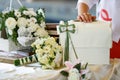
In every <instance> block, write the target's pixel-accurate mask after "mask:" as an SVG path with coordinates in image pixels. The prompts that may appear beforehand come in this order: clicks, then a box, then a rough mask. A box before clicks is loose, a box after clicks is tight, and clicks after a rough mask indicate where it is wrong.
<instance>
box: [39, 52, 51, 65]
mask: <svg viewBox="0 0 120 80" xmlns="http://www.w3.org/2000/svg"><path fill="white" fill-rule="evenodd" d="M38 61H39V62H40V63H43V64H48V62H49V59H48V55H47V54H44V55H43V56H42V57H39V58H38Z"/></svg>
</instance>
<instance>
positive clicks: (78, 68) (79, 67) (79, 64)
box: [73, 63, 81, 72]
mask: <svg viewBox="0 0 120 80" xmlns="http://www.w3.org/2000/svg"><path fill="white" fill-rule="evenodd" d="M73 68H76V69H77V70H78V71H79V72H80V70H81V63H78V64H76V65H75V66H74V67H73Z"/></svg>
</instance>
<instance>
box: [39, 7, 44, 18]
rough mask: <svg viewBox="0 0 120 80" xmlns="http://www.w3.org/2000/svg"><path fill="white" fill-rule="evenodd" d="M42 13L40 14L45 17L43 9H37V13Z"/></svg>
mask: <svg viewBox="0 0 120 80" xmlns="http://www.w3.org/2000/svg"><path fill="white" fill-rule="evenodd" d="M40 13H42V16H43V17H45V14H44V11H43V10H42V9H39V10H38V14H40Z"/></svg>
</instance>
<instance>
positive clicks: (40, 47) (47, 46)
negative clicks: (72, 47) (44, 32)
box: [31, 37, 62, 69]
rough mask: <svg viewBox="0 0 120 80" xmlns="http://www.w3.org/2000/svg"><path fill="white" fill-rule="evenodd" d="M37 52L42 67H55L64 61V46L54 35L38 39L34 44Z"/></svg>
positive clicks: (34, 49) (33, 46)
mask: <svg viewBox="0 0 120 80" xmlns="http://www.w3.org/2000/svg"><path fill="white" fill-rule="evenodd" d="M31 46H32V48H33V51H34V52H35V53H36V54H37V57H38V61H39V63H40V64H41V66H42V69H54V68H57V67H60V65H61V62H62V47H61V46H60V45H58V44H57V42H56V41H55V39H54V38H53V37H48V38H41V39H37V40H36V41H35V42H34V43H33V44H32V45H31Z"/></svg>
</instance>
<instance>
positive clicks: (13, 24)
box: [5, 17, 17, 29]
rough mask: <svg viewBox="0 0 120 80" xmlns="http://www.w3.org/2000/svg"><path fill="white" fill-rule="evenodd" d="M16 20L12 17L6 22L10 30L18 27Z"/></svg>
mask: <svg viewBox="0 0 120 80" xmlns="http://www.w3.org/2000/svg"><path fill="white" fill-rule="evenodd" d="M16 24H17V22H16V20H15V19H14V18H12V17H9V18H8V19H7V20H6V21H5V26H7V28H8V29H14V28H15V27H16Z"/></svg>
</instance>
